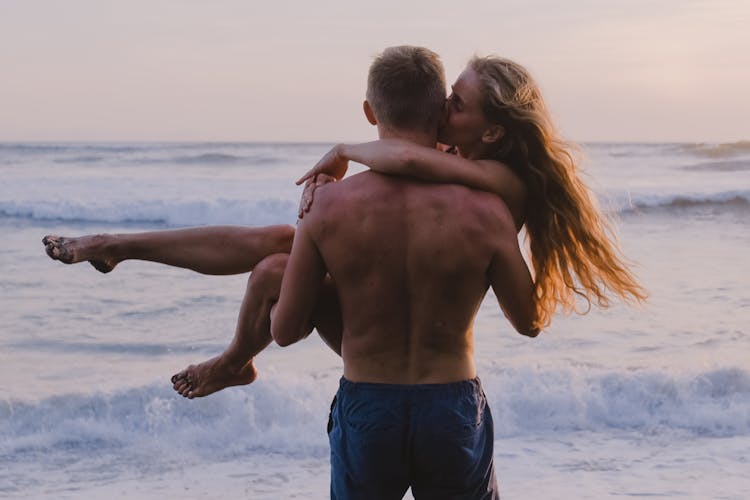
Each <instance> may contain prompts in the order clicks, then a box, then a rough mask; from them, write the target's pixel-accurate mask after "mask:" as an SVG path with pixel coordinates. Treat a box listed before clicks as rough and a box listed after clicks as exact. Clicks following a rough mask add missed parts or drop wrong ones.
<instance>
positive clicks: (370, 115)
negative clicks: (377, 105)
mask: <svg viewBox="0 0 750 500" xmlns="http://www.w3.org/2000/svg"><path fill="white" fill-rule="evenodd" d="M362 109H363V110H364V111H365V116H366V117H367V121H368V122H370V125H377V124H378V119H377V118H375V112H374V111H373V110H372V106H370V103H369V102H367V100H366V99H365V102H363V103H362Z"/></svg>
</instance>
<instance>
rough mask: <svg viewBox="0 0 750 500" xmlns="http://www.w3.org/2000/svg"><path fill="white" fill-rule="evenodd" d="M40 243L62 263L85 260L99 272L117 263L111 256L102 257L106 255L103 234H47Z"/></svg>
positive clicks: (107, 270)
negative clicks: (77, 236)
mask: <svg viewBox="0 0 750 500" xmlns="http://www.w3.org/2000/svg"><path fill="white" fill-rule="evenodd" d="M42 243H43V244H44V250H45V251H46V252H47V255H49V256H50V257H51V258H52V259H53V260H59V261H60V262H62V263H63V264H76V263H78V262H83V261H84V260H87V261H88V262H89V264H91V265H92V266H94V268H95V269H96V270H97V271H99V272H100V273H108V272H110V271H112V270H113V269H114V268H115V266H116V265H117V264H118V262H117V261H116V260H115V259H113V258H106V257H104V258H103V256H104V255H106V251H105V246H106V237H105V236H103V235H98V234H97V235H92V236H81V237H79V238H68V237H63V236H56V235H47V236H45V237H44V238H43V239H42Z"/></svg>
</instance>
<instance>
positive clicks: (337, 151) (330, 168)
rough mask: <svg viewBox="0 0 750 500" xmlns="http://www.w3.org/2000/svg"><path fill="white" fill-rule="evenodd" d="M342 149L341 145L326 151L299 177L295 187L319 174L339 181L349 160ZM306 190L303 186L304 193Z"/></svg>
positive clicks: (347, 166)
mask: <svg viewBox="0 0 750 500" xmlns="http://www.w3.org/2000/svg"><path fill="white" fill-rule="evenodd" d="M343 148H344V145H343V144H337V145H335V146H334V147H333V148H331V150H330V151H328V152H327V153H326V154H325V155H324V156H323V158H321V159H320V160H319V161H318V163H316V164H315V166H314V167H313V168H311V169H310V170H308V171H307V173H305V175H303V176H302V177H300V179H299V180H298V181H297V185H298V186H299V185H300V184H302V183H303V182H305V181H309V180H310V179H314V178H315V176H317V175H319V174H324V175H326V176H327V177H332V178H333V180H341V178H342V177H344V175H345V174H346V171H347V170H348V169H349V160H348V159H347V158H345V157H344V155H343ZM328 182H331V181H330V180H327V181H325V182H323V184H327V183H328ZM306 190H307V185H305V191H306ZM314 190H315V188H313V191H314ZM306 211H307V210H306Z"/></svg>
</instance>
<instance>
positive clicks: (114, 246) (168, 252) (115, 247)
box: [42, 225, 294, 275]
mask: <svg viewBox="0 0 750 500" xmlns="http://www.w3.org/2000/svg"><path fill="white" fill-rule="evenodd" d="M293 238H294V228H293V227H292V226H289V225H278V226H266V227H257V228H251V227H242V226H206V227H196V228H190V229H175V230H171V231H153V232H147V233H132V234H97V235H89V236H81V237H78V238H69V237H61V236H52V235H50V236H45V237H44V239H43V240H42V242H43V243H44V246H45V250H46V252H47V255H49V256H50V257H51V258H52V259H55V260H59V261H61V262H63V263H65V264H74V263H76V262H82V261H85V260H87V261H89V262H90V263H91V265H93V266H94V267H95V268H96V269H98V270H99V271H101V272H103V273H108V272H110V271H111V270H112V269H114V268H115V266H116V265H117V264H119V263H120V262H122V261H123V260H128V259H138V260H147V261H151V262H159V263H162V264H166V265H168V266H175V267H183V268H186V269H192V270H193V271H197V272H199V273H203V274H214V275H219V274H222V275H223V274H241V273H245V272H248V271H250V270H251V269H253V268H254V267H255V265H256V264H257V263H258V262H259V261H260V260H262V259H263V258H264V257H266V256H268V255H272V254H275V253H288V252H289V251H290V250H291V248H292V239H293Z"/></svg>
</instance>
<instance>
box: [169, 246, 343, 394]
mask: <svg viewBox="0 0 750 500" xmlns="http://www.w3.org/2000/svg"><path fill="white" fill-rule="evenodd" d="M288 259H289V255H287V254H278V255H271V256H269V257H266V258H265V259H263V260H262V261H260V262H259V263H258V265H257V266H256V267H255V270H253V273H252V274H251V275H250V279H248V283H247V289H246V291H245V298H244V299H243V301H242V308H241V309H240V315H239V318H238V320H237V328H236V330H235V333H234V338H233V339H232V342H231V343H230V344H229V346H228V347H227V349H226V350H225V351H224V352H223V353H222V354H220V355H219V356H216V357H215V358H211V359H209V360H208V361H204V362H203V363H200V364H197V365H190V366H189V367H187V368H186V369H185V370H182V371H181V372H179V373H177V374H175V375H174V376H173V377H172V384H173V387H174V390H175V391H177V392H178V393H180V394H181V395H183V396H185V397H187V398H191V399H192V398H195V397H202V396H208V395H209V394H212V393H214V392H216V391H220V390H222V389H224V388H226V387H230V386H234V385H246V384H249V383H251V382H253V381H254V380H255V377H256V376H257V371H256V369H255V366H253V357H254V356H255V355H257V354H258V353H259V352H260V351H262V350H263V349H265V348H266V346H268V344H270V343H271V317H270V313H271V307H273V305H274V304H275V303H276V301H277V300H278V298H279V292H280V291H281V279H282V277H283V275H284V270H285V269H286V264H287V261H288ZM312 320H313V324H314V325H315V327H316V329H317V330H318V332H320V334H321V337H323V340H324V341H325V342H326V343H327V344H328V345H329V346H330V347H331V349H333V350H334V351H336V352H337V353H338V354H339V355H340V354H341V332H342V325H341V312H340V308H339V304H338V298H337V296H336V290H335V288H334V286H333V282H332V281H331V280H330V279H327V280H326V283H325V284H324V285H323V287H322V288H321V290H320V296H319V300H318V304H317V306H316V309H315V311H314V312H313V318H312Z"/></svg>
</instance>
